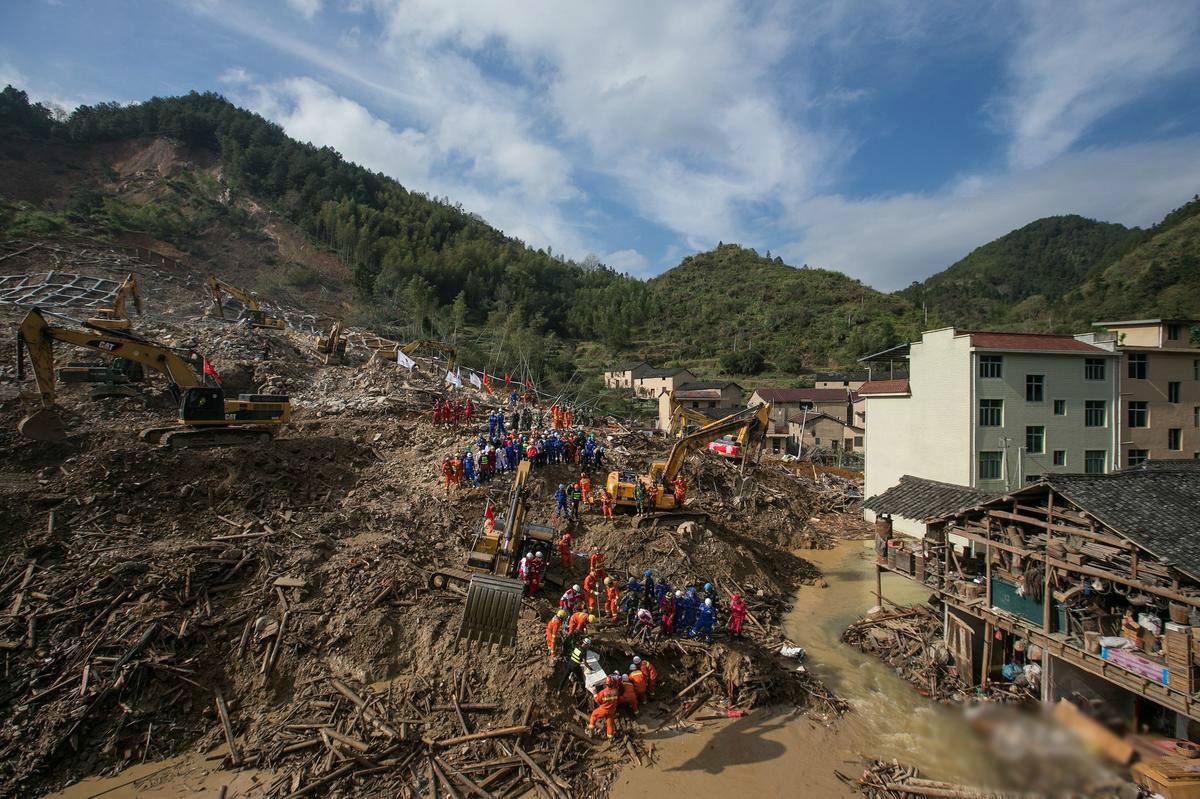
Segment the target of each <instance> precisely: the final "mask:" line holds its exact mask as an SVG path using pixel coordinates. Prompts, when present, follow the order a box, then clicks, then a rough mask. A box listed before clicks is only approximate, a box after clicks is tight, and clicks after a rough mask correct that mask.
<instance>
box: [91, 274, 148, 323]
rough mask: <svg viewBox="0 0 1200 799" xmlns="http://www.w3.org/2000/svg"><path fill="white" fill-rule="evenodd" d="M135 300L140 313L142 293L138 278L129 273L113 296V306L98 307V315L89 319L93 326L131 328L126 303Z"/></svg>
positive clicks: (134, 303)
mask: <svg viewBox="0 0 1200 799" xmlns="http://www.w3.org/2000/svg"><path fill="white" fill-rule="evenodd" d="M129 300H133V307H134V308H136V309H137V312H138V315H139V316H140V315H141V313H142V295H141V294H139V293H138V284H137V278H135V277H134V276H133V275H128V276H127V277H126V278H125V280H124V282H122V283H121V285H120V287H119V288H118V289H117V293H116V295H114V296H113V304H112V307H111V308H97V309H96V315H95V316H93V317H92V318H91V319H89V320H87V323H88V324H89V325H91V326H92V327H102V328H104V329H105V330H129V329H130V328H132V327H133V323H132V322H130V321H129V315H128V314H126V313H125V303H126V302H128V301H129Z"/></svg>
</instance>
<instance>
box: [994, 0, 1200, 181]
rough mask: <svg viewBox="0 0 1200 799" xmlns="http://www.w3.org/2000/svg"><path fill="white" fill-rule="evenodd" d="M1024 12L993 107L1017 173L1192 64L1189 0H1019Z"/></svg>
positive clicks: (1198, 59)
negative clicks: (1008, 80)
mask: <svg viewBox="0 0 1200 799" xmlns="http://www.w3.org/2000/svg"><path fill="white" fill-rule="evenodd" d="M1025 12H1026V13H1025V16H1026V17H1027V21H1026V24H1025V26H1024V32H1023V35H1022V37H1021V39H1020V41H1019V42H1018V45H1017V47H1016V49H1015V51H1014V52H1013V53H1012V56H1011V62H1010V67H1009V69H1010V72H1011V75H1012V81H1013V84H1014V85H1013V91H1012V94H1011V95H1010V96H1009V97H1007V98H1006V99H1005V100H1004V101H1003V102H1002V103H1001V114H1002V116H1003V119H1004V121H1005V123H1006V124H1007V125H1008V127H1009V129H1010V130H1011V133H1012V137H1013V140H1012V144H1011V147H1010V149H1009V158H1010V161H1011V162H1012V163H1013V164H1014V165H1016V166H1018V167H1030V166H1037V165H1038V164H1042V163H1045V162H1047V161H1049V160H1050V159H1052V158H1054V157H1056V156H1058V155H1061V154H1062V153H1065V152H1067V151H1068V150H1069V149H1070V147H1071V145H1072V144H1074V143H1075V142H1076V141H1077V140H1078V139H1079V138H1080V137H1081V136H1082V135H1083V134H1085V133H1086V132H1087V131H1088V130H1089V129H1090V128H1091V127H1092V126H1093V125H1094V124H1095V123H1096V122H1097V121H1099V120H1100V119H1101V118H1102V117H1104V116H1105V115H1106V114H1108V113H1110V112H1112V111H1114V110H1116V109H1117V108H1120V107H1121V106H1123V105H1125V104H1127V103H1129V102H1130V101H1131V100H1134V99H1136V98H1137V97H1139V96H1141V95H1143V94H1144V93H1145V92H1147V91H1149V90H1152V89H1154V88H1156V87H1157V86H1161V84H1162V83H1163V81H1164V80H1165V79H1167V78H1169V77H1171V76H1173V75H1176V74H1178V73H1180V72H1182V71H1184V70H1188V69H1192V68H1194V67H1195V66H1196V65H1197V64H1200V47H1198V46H1197V35H1198V34H1200V6H1198V5H1197V3H1196V2H1195V0H1162V1H1161V2H1156V3H1144V2H1136V0H1057V1H1056V2H1054V3H1043V2H1033V0H1027V2H1026V4H1025Z"/></svg>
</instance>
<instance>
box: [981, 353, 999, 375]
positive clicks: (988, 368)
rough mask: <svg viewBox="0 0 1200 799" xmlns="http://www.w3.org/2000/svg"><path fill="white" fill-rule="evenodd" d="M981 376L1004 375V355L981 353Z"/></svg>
mask: <svg viewBox="0 0 1200 799" xmlns="http://www.w3.org/2000/svg"><path fill="white" fill-rule="evenodd" d="M979 376H980V377H1004V356H1003V355H980V356H979Z"/></svg>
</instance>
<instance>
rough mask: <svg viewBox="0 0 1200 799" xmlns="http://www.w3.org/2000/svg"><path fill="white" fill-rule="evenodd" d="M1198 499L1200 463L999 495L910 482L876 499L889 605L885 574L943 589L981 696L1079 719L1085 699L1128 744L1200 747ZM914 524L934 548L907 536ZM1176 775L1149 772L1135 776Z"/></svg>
mask: <svg viewBox="0 0 1200 799" xmlns="http://www.w3.org/2000/svg"><path fill="white" fill-rule="evenodd" d="M1197 496H1200V462H1197V461H1195V460H1192V459H1181V460H1175V461H1171V460H1151V461H1147V462H1145V463H1143V464H1141V465H1139V466H1136V467H1133V468H1127V469H1122V470H1119V471H1116V472H1113V473H1110V474H1045V475H1042V477H1041V478H1040V479H1039V480H1038V481H1037V482H1036V483H1033V484H1030V485H1025V486H1018V487H1015V488H1014V489H1013V490H1011V491H1009V492H1006V493H1000V494H993V495H990V496H989V495H987V494H986V493H985V492H980V491H978V490H977V489H971V488H965V487H962V486H955V485H948V484H944V483H936V482H934V481H930V480H923V479H920V478H914V477H911V476H907V475H906V476H904V477H902V478H901V480H900V481H899V482H898V484H897V485H896V486H894V487H892V488H890V489H889V490H888V491H886V492H884V493H883V494H881V495H879V496H877V497H873V498H872V499H870V500H868V504H871V505H872V507H873V508H874V510H875V512H876V513H877V519H876V522H875V531H876V542H875V543H876V549H875V551H876V586H875V591H876V601H877V602H878V603H882V601H883V583H882V579H881V578H882V575H883V574H884V573H893V574H897V575H900V576H902V577H904V578H905V579H908V580H913V581H916V582H918V583H920V584H921V585H922V586H924V587H926V588H929V589H932V590H933V591H935V592H936V593H937V595H938V597H939V598H940V599H941V604H942V607H943V619H944V625H945V640H946V644H947V648H948V650H949V651H950V652H951V654H952V657H953V668H954V669H955V672H956V673H957V675H958V676H959V678H960V679H962V680H963V681H964V682H965V683H966V684H967V685H968V686H981V687H982V688H983V689H986V688H987V686H988V684H989V683H991V682H998V681H1002V682H1004V683H1008V684H1012V685H1016V686H1019V687H1021V688H1023V689H1028V690H1030V691H1032V692H1033V693H1034V695H1035V696H1037V697H1040V699H1041V700H1042V701H1043V702H1046V703H1049V704H1053V705H1054V706H1055V715H1056V717H1057V716H1060V715H1063V716H1065V717H1073V716H1074V714H1076V713H1078V710H1077V709H1076V707H1075V706H1070V707H1068V706H1064V704H1063V702H1062V700H1064V699H1068V698H1069V699H1071V700H1072V701H1073V702H1075V703H1076V705H1082V706H1084V707H1093V708H1102V709H1103V711H1104V715H1106V716H1107V717H1109V718H1110V719H1112V720H1113V721H1114V722H1115V731H1116V732H1118V733H1119V732H1121V731H1123V730H1124V731H1139V732H1140V731H1142V730H1149V731H1151V732H1154V733H1159V734H1163V735H1167V736H1172V737H1178V738H1191V739H1193V740H1195V739H1196V737H1197V736H1196V734H1195V732H1196V731H1197V727H1196V726H1195V723H1196V722H1200V690H1198V689H1200V682H1198V679H1197V678H1198V676H1200V675H1198V673H1197V665H1196V664H1197V663H1200V544H1198V543H1197V539H1196V536H1195V516H1196V508H1197V505H1196V497H1197ZM901 516H903V517H904V518H907V519H916V520H919V521H920V522H922V523H923V524H924V526H925V527H926V528H927V530H926V535H925V536H924V537H923V538H912V537H908V536H905V535H902V534H900V532H899V531H898V530H897V525H896V521H897V519H898V518H900V517H901ZM1064 720H1066V721H1068V722H1070V721H1072V720H1073V718H1065V719H1064ZM1113 740H1115V741H1117V742H1120V740H1121V739H1120V738H1116V737H1114V739H1113ZM1125 745H1126V746H1128V744H1125ZM1162 762H1165V761H1146V763H1145V765H1144V766H1142V765H1141V764H1139V765H1137V766H1135V767H1134V774H1135V777H1137V775H1138V769H1139V768H1146V769H1151V770H1153V769H1156V768H1159V766H1156V765H1153V764H1155V763H1162ZM1147 773H1148V772H1147ZM1150 776H1151V777H1152V778H1153V779H1159V777H1158V776H1156V775H1150Z"/></svg>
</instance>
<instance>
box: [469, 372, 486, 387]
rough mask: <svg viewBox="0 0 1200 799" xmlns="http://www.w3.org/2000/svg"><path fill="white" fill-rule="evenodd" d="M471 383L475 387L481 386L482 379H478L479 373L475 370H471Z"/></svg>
mask: <svg viewBox="0 0 1200 799" xmlns="http://www.w3.org/2000/svg"><path fill="white" fill-rule="evenodd" d="M471 385H473V386H475V388H483V381H482V380H480V379H479V375H477V374H476V373H475V372H471Z"/></svg>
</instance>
